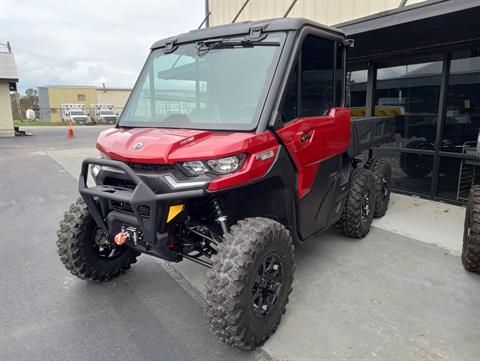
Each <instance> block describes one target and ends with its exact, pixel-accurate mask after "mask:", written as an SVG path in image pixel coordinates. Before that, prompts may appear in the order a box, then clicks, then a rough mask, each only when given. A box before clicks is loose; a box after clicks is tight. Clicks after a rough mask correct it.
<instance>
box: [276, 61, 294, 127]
mask: <svg viewBox="0 0 480 361" xmlns="http://www.w3.org/2000/svg"><path fill="white" fill-rule="evenodd" d="M280 113H281V115H282V122H283V123H288V122H290V121H292V120H294V119H295V118H297V117H298V61H296V62H295V65H294V67H293V70H292V72H291V73H290V77H289V78H288V83H287V86H286V88H285V96H284V98H283V104H282V106H281V109H280Z"/></svg>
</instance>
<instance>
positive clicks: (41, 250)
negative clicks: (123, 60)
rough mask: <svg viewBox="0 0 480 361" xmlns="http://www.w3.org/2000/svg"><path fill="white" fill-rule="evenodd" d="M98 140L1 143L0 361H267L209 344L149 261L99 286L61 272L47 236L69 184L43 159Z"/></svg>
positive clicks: (166, 277)
mask: <svg viewBox="0 0 480 361" xmlns="http://www.w3.org/2000/svg"><path fill="white" fill-rule="evenodd" d="M99 131H100V128H99V127H91V128H90V127H84V128H78V129H75V134H76V138H75V139H73V140H69V139H66V137H65V134H64V133H65V129H63V128H58V129H51V128H38V130H37V129H34V134H35V135H34V136H32V137H24V138H16V139H0V172H1V173H0V189H1V196H0V210H1V219H2V221H1V231H2V232H1V233H2V234H3V237H2V241H1V252H0V258H1V259H0V267H1V268H0V274H1V277H0V295H1V305H2V307H1V309H0V325H1V327H0V360H114V359H115V360H255V359H257V360H263V359H268V356H267V355H266V354H264V353H262V352H259V353H254V354H249V353H244V352H240V351H237V350H234V349H231V348H230V347H228V346H226V345H224V344H222V343H221V342H220V341H218V340H217V339H216V337H215V336H213V335H212V334H211V333H210V332H209V330H208V326H207V324H206V322H205V321H204V320H203V317H202V305H201V304H199V303H198V302H197V301H196V300H195V298H193V297H192V296H191V294H189V293H188V292H187V291H185V290H184V288H182V287H180V286H179V285H178V283H177V281H176V280H175V279H174V278H172V277H171V276H170V274H169V273H167V272H166V271H165V270H164V269H163V268H162V267H161V266H160V264H159V263H158V262H157V261H155V260H153V259H152V258H149V257H141V258H140V260H139V262H138V263H137V264H135V265H134V268H133V269H132V270H131V271H130V272H128V273H126V274H125V275H123V276H121V277H119V278H117V279H115V280H114V281H112V282H110V283H108V284H89V283H86V282H83V281H80V280H77V279H75V278H74V277H73V276H71V275H70V274H69V273H68V272H67V271H66V270H65V269H64V268H63V266H62V264H61V263H60V261H59V259H58V257H57V255H56V246H55V240H56V235H55V233H56V229H57V226H58V222H59V219H60V218H61V216H62V214H63V212H64V210H65V209H66V208H67V207H68V205H69V204H70V203H71V202H72V201H73V200H75V199H76V198H77V196H78V195H77V181H76V180H75V179H74V178H73V177H72V176H71V175H70V174H69V173H67V172H66V171H65V170H64V169H63V168H62V167H61V166H59V164H58V163H56V162H55V161H54V160H53V159H52V158H51V157H50V156H48V155H47V153H46V151H49V150H50V151H53V150H62V149H72V148H79V149H83V148H85V147H88V146H90V147H93V146H94V143H95V139H96V134H97V133H98V132H99Z"/></svg>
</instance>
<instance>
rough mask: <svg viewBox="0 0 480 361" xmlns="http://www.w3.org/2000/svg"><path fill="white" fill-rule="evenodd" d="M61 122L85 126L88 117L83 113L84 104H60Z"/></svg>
mask: <svg viewBox="0 0 480 361" xmlns="http://www.w3.org/2000/svg"><path fill="white" fill-rule="evenodd" d="M60 111H61V113H62V120H63V121H69V120H71V121H72V122H73V123H75V124H86V123H87V122H88V116H87V114H86V113H85V104H60Z"/></svg>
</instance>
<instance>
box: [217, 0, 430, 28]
mask: <svg viewBox="0 0 480 361" xmlns="http://www.w3.org/2000/svg"><path fill="white" fill-rule="evenodd" d="M421 1H423V0H409V1H408V2H407V5H410V4H414V3H418V2H421ZM244 2H245V0H208V5H209V9H210V12H211V15H210V26H216V25H222V24H229V23H231V22H232V20H233V18H234V17H235V15H236V14H237V12H238V11H239V10H240V8H241V7H242V5H243V3H244ZM400 2H401V1H400V0H298V1H297V3H296V4H295V6H294V7H293V9H292V11H291V12H290V14H289V17H299V18H308V19H312V20H315V21H318V22H319V23H322V24H325V25H335V24H339V23H341V22H344V21H348V20H353V19H356V18H361V17H363V16H367V15H371V14H375V13H378V12H381V11H385V10H390V9H393V8H396V7H398V5H399V4H400ZM291 3H292V0H250V2H249V3H248V5H247V6H246V7H245V9H244V10H243V12H242V14H241V15H240V17H239V18H238V19H237V21H236V22H239V21H245V20H260V19H269V18H275V17H282V16H283V15H284V13H285V11H286V10H287V9H288V7H289V5H290V4H291Z"/></svg>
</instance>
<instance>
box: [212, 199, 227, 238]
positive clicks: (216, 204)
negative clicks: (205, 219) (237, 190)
mask: <svg viewBox="0 0 480 361" xmlns="http://www.w3.org/2000/svg"><path fill="white" fill-rule="evenodd" d="M210 207H211V210H212V213H213V218H214V219H215V221H216V222H217V223H218V224H219V225H220V227H221V228H222V233H223V234H225V233H228V232H229V231H230V229H229V226H228V217H227V215H226V214H225V212H224V209H225V207H224V205H223V199H221V198H219V197H216V196H214V197H212V199H211V200H210Z"/></svg>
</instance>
